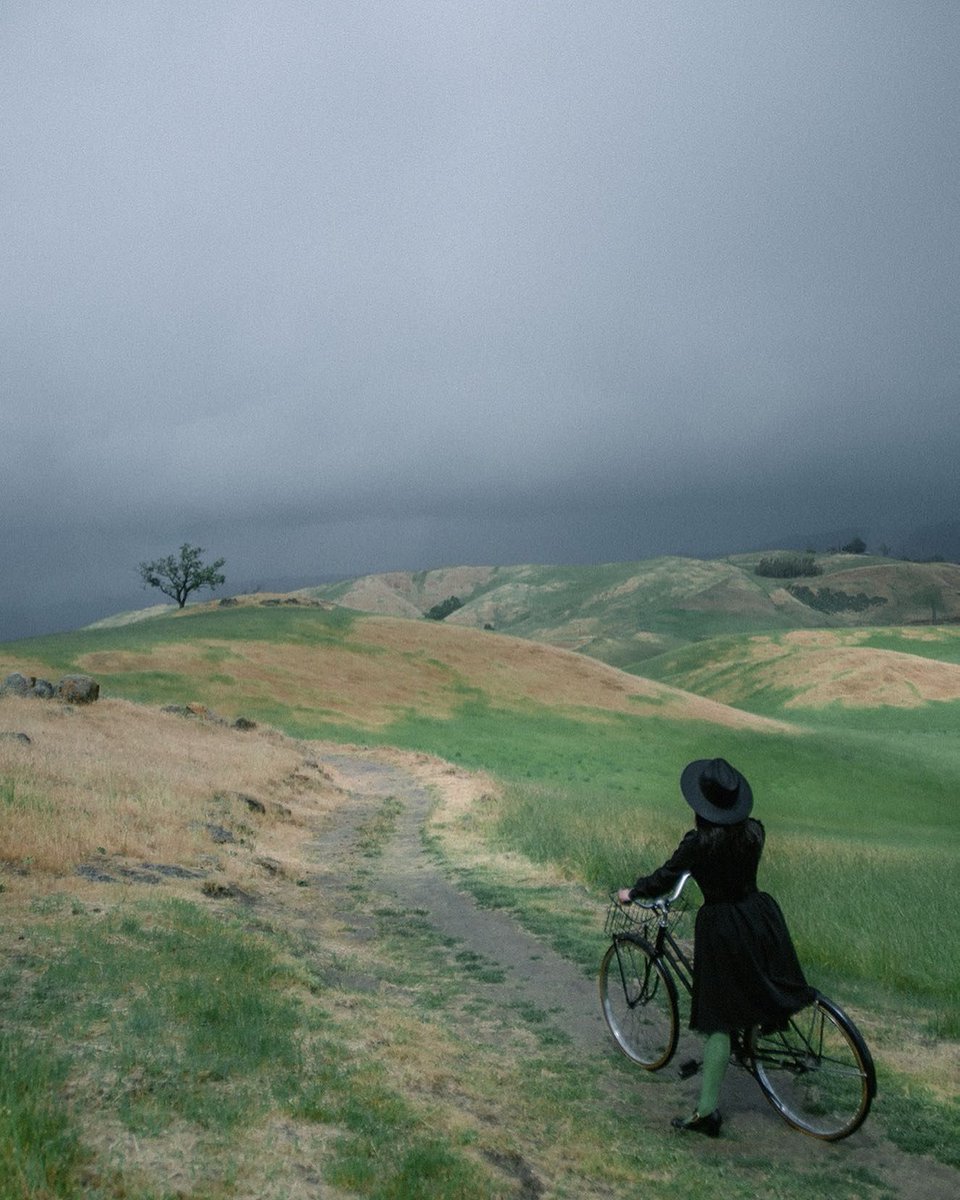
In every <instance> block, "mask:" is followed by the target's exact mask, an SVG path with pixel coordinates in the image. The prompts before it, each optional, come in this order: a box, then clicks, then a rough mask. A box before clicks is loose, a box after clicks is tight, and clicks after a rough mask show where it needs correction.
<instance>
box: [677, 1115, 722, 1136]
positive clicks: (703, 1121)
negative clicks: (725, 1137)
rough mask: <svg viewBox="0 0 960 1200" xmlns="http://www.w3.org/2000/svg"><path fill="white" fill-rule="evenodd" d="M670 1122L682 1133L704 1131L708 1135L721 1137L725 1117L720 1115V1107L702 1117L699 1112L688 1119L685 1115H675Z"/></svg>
mask: <svg viewBox="0 0 960 1200" xmlns="http://www.w3.org/2000/svg"><path fill="white" fill-rule="evenodd" d="M670 1124H671V1125H672V1126H673V1127H674V1129H679V1130H680V1131H681V1133H702V1134H705V1135H706V1136H707V1137H712V1138H715V1137H719V1136H720V1126H721V1125H722V1124H723V1117H721V1116H720V1109H719V1108H715V1109H714V1110H713V1112H712V1113H707V1115H706V1116H705V1117H701V1116H700V1114H699V1113H694V1114H693V1116H692V1117H688V1118H687V1119H686V1120H684V1119H683V1117H674V1118H673V1120H672V1121H671V1122H670Z"/></svg>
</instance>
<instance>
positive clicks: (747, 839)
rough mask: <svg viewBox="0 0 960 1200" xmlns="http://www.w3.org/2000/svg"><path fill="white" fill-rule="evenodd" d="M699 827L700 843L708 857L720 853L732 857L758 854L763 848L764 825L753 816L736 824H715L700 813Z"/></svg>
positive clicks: (698, 815) (698, 817)
mask: <svg viewBox="0 0 960 1200" xmlns="http://www.w3.org/2000/svg"><path fill="white" fill-rule="evenodd" d="M697 829H698V830H699V832H700V845H701V846H702V847H703V850H704V853H705V854H706V856H707V858H712V857H714V855H718V854H724V855H731V856H732V857H736V856H738V855H740V854H756V853H757V851H758V850H760V849H762V848H763V826H762V825H761V824H760V822H759V821H755V820H754V819H753V817H747V818H746V819H745V820H743V821H738V822H737V823H736V825H715V824H714V823H713V821H708V820H707V818H706V817H701V816H700V814H699V813H698V814H697Z"/></svg>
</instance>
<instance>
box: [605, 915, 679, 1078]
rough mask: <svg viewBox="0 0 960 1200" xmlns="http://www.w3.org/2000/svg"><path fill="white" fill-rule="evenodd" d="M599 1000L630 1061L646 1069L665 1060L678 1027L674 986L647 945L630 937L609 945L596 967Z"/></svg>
mask: <svg viewBox="0 0 960 1200" xmlns="http://www.w3.org/2000/svg"><path fill="white" fill-rule="evenodd" d="M600 1000H601V1004H602V1005H603V1015H604V1017H605V1019H606V1022H607V1025H608V1026H609V1028H610V1032H611V1033H612V1034H613V1037H614V1040H615V1041H616V1043H617V1046H618V1047H619V1049H620V1050H621V1051H622V1052H623V1053H624V1054H625V1055H626V1056H627V1057H628V1058H629V1059H631V1060H632V1061H633V1062H635V1063H638V1064H639V1065H640V1066H642V1067H645V1068H646V1069H647V1070H649V1071H655V1070H658V1069H659V1068H660V1067H662V1066H664V1064H665V1063H667V1062H669V1060H670V1058H671V1057H672V1055H673V1052H674V1051H675V1050H676V1046H677V1037H678V1027H679V1019H678V1013H677V993H676V987H675V985H674V982H673V980H672V979H671V978H670V976H669V975H668V974H667V973H666V970H665V968H664V967H663V965H662V963H661V962H660V961H659V960H658V959H657V958H656V957H655V956H654V954H653V950H652V948H651V947H650V946H649V945H648V944H647V943H646V942H644V941H642V940H641V939H639V938H636V937H633V936H629V935H628V936H624V937H618V938H616V939H615V940H614V941H613V943H612V944H611V945H610V947H609V949H608V950H607V953H606V954H605V956H604V959H603V962H602V964H601V967H600Z"/></svg>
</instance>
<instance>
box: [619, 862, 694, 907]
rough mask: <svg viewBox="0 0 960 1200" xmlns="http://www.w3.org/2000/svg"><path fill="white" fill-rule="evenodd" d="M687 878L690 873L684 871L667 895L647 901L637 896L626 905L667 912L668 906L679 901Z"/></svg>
mask: <svg viewBox="0 0 960 1200" xmlns="http://www.w3.org/2000/svg"><path fill="white" fill-rule="evenodd" d="M689 878H690V872H689V871H684V873H683V874H682V875H681V876H680V878H679V879H678V880H677V882H676V884H674V888H673V891H672V892H669V893H668V894H666V895H663V896H654V897H653V898H652V899H649V900H648V899H646V898H643V897H639V896H638V897H637V898H636V899H635V900H630V901H628V903H630V904H636V905H639V907H640V908H654V909H658V910H669V908H670V905H671V904H675V903H676V901H677V900H679V899H680V893H681V892H682V891H683V889H684V888H685V887H686V886H687V880H688V879H689Z"/></svg>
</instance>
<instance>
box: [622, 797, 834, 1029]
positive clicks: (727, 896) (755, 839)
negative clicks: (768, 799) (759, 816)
mask: <svg viewBox="0 0 960 1200" xmlns="http://www.w3.org/2000/svg"><path fill="white" fill-rule="evenodd" d="M763 842H764V829H763V826H762V825H761V824H760V822H759V821H755V820H754V819H753V818H752V817H751V818H749V819H748V820H747V821H746V822H745V823H744V826H743V827H737V828H736V829H735V828H734V827H732V826H727V827H724V828H722V829H721V830H720V831H719V832H718V831H717V829H716V828H714V829H711V830H710V831H701V830H699V829H691V830H690V832H689V833H687V834H686V835H685V836H684V838H683V840H682V841H681V843H680V845H679V846H678V847H677V849H676V850H675V851H674V853H673V854H672V855H671V857H670V858H669V859H668V861H667V862H666V863H664V865H663V866H662V867H660V868H659V870H657V871H654V872H653V874H652V875H644V876H641V877H640V878H639V879H638V880H637V882H636V883H635V884H634V885H633V887H632V888H631V889H630V895H631V898H635V897H638V896H643V897H653V896H662V895H663V894H664V892H668V891H670V889H671V888H672V887H673V886H674V884H675V883H676V882H677V880H678V879H679V878H680V876H681V875H682V874H683V873H684V872H685V871H689V872H690V873H691V874H692V875H693V877H694V879H695V880H696V881H697V884H698V885H699V887H700V890H701V892H703V904H702V906H701V907H700V910H699V912H698V913H697V919H696V924H695V926H694V936H693V960H694V972H693V1000H692V1004H691V1008H690V1028H691V1029H697V1030H699V1031H700V1032H701V1033H717V1032H721V1031H722V1032H726V1033H733V1032H734V1031H735V1030H738V1029H746V1028H749V1027H750V1026H752V1025H756V1024H760V1025H765V1026H771V1027H773V1028H778V1027H780V1026H782V1025H783V1024H784V1023H785V1022H786V1019H787V1017H789V1016H790V1015H791V1014H792V1013H795V1012H797V1011H799V1009H801V1008H803V1007H804V1005H806V1004H809V1003H810V1001H811V1000H812V999H813V998H814V996H815V995H816V993H815V991H814V989H813V988H811V987H810V986H809V985H808V983H807V981H806V979H805V978H804V975H803V970H802V968H801V966H800V961H799V959H798V958H797V952H796V950H795V949H794V946H793V941H792V940H791V937H790V933H789V931H788V929H787V924H786V921H785V920H784V918H783V913H782V912H781V911H780V906H779V905H778V904H777V902H776V900H774V898H773V897H772V896H770V895H768V894H767V893H766V892H761V891H758V890H757V866H758V864H759V862H760V854H761V852H762V850H763Z"/></svg>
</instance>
